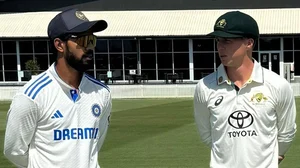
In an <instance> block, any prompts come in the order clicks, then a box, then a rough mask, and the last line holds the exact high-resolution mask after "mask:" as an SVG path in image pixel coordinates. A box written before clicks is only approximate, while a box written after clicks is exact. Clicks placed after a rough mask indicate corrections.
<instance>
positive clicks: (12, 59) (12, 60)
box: [4, 55, 17, 70]
mask: <svg viewBox="0 0 300 168" xmlns="http://www.w3.org/2000/svg"><path fill="white" fill-rule="evenodd" d="M4 70H17V56H16V55H4Z"/></svg>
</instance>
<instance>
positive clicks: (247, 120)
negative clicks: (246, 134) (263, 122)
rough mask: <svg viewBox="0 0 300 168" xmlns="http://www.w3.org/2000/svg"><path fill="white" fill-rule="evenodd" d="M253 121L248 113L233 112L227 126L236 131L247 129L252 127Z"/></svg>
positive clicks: (241, 111)
mask: <svg viewBox="0 0 300 168" xmlns="http://www.w3.org/2000/svg"><path fill="white" fill-rule="evenodd" d="M253 121H254V120H253V116H252V115H251V114H250V113H249V112H247V111H243V110H238V111H235V112H233V113H232V114H231V115H230V116H229V117H228V123H229V125H231V126H232V127H233V128H236V129H244V128H247V127H249V126H250V125H252V123H253Z"/></svg>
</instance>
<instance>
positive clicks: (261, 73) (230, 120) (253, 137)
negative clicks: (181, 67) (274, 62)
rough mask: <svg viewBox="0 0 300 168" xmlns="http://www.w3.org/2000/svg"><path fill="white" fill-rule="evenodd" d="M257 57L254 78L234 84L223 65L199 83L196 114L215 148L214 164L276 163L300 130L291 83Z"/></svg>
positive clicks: (221, 167)
mask: <svg viewBox="0 0 300 168" xmlns="http://www.w3.org/2000/svg"><path fill="white" fill-rule="evenodd" d="M253 61H254V69H253V71H252V75H251V78H250V79H249V80H248V82H247V83H246V84H245V85H244V86H243V87H242V88H241V89H239V90H238V89H235V87H234V84H233V83H232V82H231V81H230V80H229V79H228V77H227V74H226V71H225V69H224V66H223V65H222V64H221V65H220V66H219V67H218V69H217V71H216V72H214V73H212V74H210V75H208V76H206V77H204V78H202V79H201V80H200V81H199V83H198V84H197V85H196V90H195V95H194V115H195V120H196V125H197V128H198V131H199V133H200V137H201V139H202V140H203V142H204V143H205V144H207V145H208V146H210V147H211V161H210V166H211V167H212V168H278V156H279V155H282V156H283V155H284V154H285V153H286V152H287V150H288V149H289V147H290V146H291V142H292V140H293V138H294V136H295V132H296V124H295V118H296V107H295V101H294V95H293V91H292V88H291V86H290V84H289V83H288V82H287V81H286V80H285V79H283V78H281V77H280V76H278V75H277V74H275V73H274V72H272V71H270V70H267V69H265V68H263V67H262V66H261V65H260V64H259V63H258V62H256V61H255V60H253Z"/></svg>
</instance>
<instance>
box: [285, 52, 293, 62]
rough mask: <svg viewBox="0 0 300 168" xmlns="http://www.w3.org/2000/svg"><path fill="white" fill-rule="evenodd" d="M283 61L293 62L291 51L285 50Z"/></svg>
mask: <svg viewBox="0 0 300 168" xmlns="http://www.w3.org/2000/svg"><path fill="white" fill-rule="evenodd" d="M283 62H291V63H292V62H294V56H293V51H285V52H284V53H283Z"/></svg>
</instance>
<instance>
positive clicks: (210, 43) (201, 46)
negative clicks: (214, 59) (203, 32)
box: [193, 39, 215, 51]
mask: <svg viewBox="0 0 300 168" xmlns="http://www.w3.org/2000/svg"><path fill="white" fill-rule="evenodd" d="M214 41H215V40H214V39H194V40H193V50H194V51H214Z"/></svg>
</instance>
